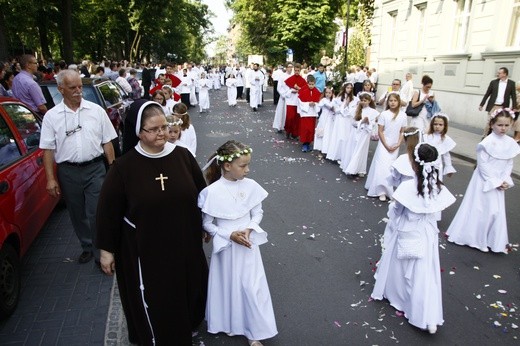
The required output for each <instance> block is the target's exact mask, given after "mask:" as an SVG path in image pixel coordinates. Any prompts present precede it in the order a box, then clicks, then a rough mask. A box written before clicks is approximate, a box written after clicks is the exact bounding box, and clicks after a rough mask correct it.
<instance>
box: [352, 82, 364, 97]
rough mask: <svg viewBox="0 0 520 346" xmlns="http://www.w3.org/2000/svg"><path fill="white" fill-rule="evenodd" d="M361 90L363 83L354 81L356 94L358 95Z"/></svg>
mask: <svg viewBox="0 0 520 346" xmlns="http://www.w3.org/2000/svg"><path fill="white" fill-rule="evenodd" d="M361 90H363V83H360V82H356V83H354V96H357V94H358V93H359V92H361Z"/></svg>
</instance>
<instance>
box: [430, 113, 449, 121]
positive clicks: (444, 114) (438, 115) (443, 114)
mask: <svg viewBox="0 0 520 346" xmlns="http://www.w3.org/2000/svg"><path fill="white" fill-rule="evenodd" d="M435 117H443V118H446V120H448V121H450V117H449V116H448V114H446V113H442V112H437V113H435V114H434V115H433V116H432V118H435Z"/></svg>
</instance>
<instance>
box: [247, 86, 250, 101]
mask: <svg viewBox="0 0 520 346" xmlns="http://www.w3.org/2000/svg"><path fill="white" fill-rule="evenodd" d="M249 89H250V88H246V101H247V103H249V96H250V95H249V92H250V90H249Z"/></svg>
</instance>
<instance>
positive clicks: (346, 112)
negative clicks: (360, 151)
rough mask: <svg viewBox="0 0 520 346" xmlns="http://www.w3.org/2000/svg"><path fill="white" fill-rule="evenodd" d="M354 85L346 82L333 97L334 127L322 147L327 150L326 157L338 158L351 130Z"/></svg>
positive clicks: (355, 103)
mask: <svg viewBox="0 0 520 346" xmlns="http://www.w3.org/2000/svg"><path fill="white" fill-rule="evenodd" d="M353 90H354V86H353V85H352V83H346V84H344V85H343V86H342V87H341V91H340V92H339V94H338V96H337V97H336V98H335V99H334V101H333V103H334V110H335V113H334V127H333V128H332V132H331V135H330V139H329V145H328V147H327V148H324V149H325V151H326V152H327V159H329V160H332V161H336V160H340V159H341V156H342V155H343V152H344V151H345V146H346V144H347V141H348V138H349V137H350V134H351V133H352V132H353V126H352V124H353V113H354V109H355V107H356V106H357V103H358V101H359V100H358V98H357V97H355V96H354V91H353Z"/></svg>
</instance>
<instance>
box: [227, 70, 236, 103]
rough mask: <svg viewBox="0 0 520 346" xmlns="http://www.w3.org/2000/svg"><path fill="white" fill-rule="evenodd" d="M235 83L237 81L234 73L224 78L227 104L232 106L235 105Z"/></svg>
mask: <svg viewBox="0 0 520 346" xmlns="http://www.w3.org/2000/svg"><path fill="white" fill-rule="evenodd" d="M237 84H238V81H237V79H236V78H235V75H234V74H233V73H231V74H230V75H229V78H227V79H226V86H227V100H228V105H230V106H232V107H234V106H236V105H237Z"/></svg>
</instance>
